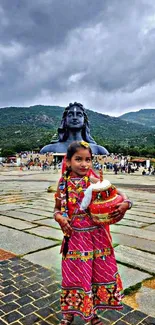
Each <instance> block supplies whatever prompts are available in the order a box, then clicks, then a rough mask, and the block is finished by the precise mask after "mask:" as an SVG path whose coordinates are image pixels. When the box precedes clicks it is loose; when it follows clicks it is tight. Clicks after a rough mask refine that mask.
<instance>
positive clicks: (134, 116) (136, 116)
mask: <svg viewBox="0 0 155 325" xmlns="http://www.w3.org/2000/svg"><path fill="white" fill-rule="evenodd" d="M119 118H121V119H122V120H125V121H129V122H133V123H138V124H141V125H143V126H148V127H152V128H155V108H154V109H141V110H140V111H138V112H129V113H126V114H123V115H121V116H119Z"/></svg>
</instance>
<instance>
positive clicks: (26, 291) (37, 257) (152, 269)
mask: <svg viewBox="0 0 155 325" xmlns="http://www.w3.org/2000/svg"><path fill="white" fill-rule="evenodd" d="M106 176H107V177H106V178H108V179H109V180H110V181H111V182H113V183H115V184H116V185H117V187H119V188H120V189H122V190H123V191H124V192H126V193H127V194H128V195H129V197H130V198H131V199H133V201H134V207H133V208H132V210H130V211H128V213H127V214H126V216H125V218H124V219H123V220H121V221H120V222H119V223H118V224H117V225H113V226H111V232H112V237H113V242H114V245H115V254H116V259H117V261H118V266H119V271H120V273H121V276H122V279H123V284H124V288H125V294H126V295H125V299H124V304H125V307H124V309H123V311H119V312H118V311H105V312H104V313H103V312H102V313H101V317H102V318H103V320H104V324H107V325H108V324H109V325H110V324H117V325H123V324H133V325H135V324H155V308H154V307H155V263H154V262H155V235H154V228H155V209H154V208H155V203H154V192H155V177H154V176H148V177H143V176H141V175H138V174H137V175H123V174H122V175H121V174H120V175H113V174H112V173H111V174H110V173H109V174H108V175H106ZM58 177H59V175H58V174H54V173H53V171H46V172H44V173H43V172H41V171H29V172H22V171H15V170H12V171H9V172H8V171H6V172H4V171H2V172H1V173H0V180H1V184H0V189H1V190H0V248H1V249H3V250H5V251H7V252H11V253H13V254H16V255H17V256H16V257H14V255H13V256H11V258H10V259H7V260H4V261H3V260H2V261H1V262H0V325H2V324H14V325H15V324H17V325H18V324H28V325H31V324H38V325H39V324H42V325H44V324H53V325H54V324H58V323H59V319H60V317H61V314H60V306H59V295H60V281H61V275H60V262H61V255H60V254H59V251H60V243H61V239H62V233H61V231H60V229H59V227H58V224H57V223H56V222H55V221H54V220H53V219H52V211H53V207H54V198H53V194H52V193H47V187H48V186H49V185H51V184H52V185H53V188H54V187H55V186H56V185H55V184H56V183H55V182H56V181H57V179H58ZM140 185H141V187H140ZM141 189H142V190H141ZM12 257H13V258H12ZM129 293H130V295H129ZM132 307H133V308H132ZM75 323H76V324H83V321H82V320H81V319H80V318H77V319H76V321H75Z"/></svg>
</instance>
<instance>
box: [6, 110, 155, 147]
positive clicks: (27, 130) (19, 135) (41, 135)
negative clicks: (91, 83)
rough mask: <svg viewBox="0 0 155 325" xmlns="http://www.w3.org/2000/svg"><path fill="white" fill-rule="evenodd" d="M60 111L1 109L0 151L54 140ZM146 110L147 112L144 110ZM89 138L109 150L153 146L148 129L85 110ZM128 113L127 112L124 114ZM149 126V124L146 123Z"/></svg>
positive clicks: (41, 145)
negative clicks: (89, 133) (89, 132)
mask: <svg viewBox="0 0 155 325" xmlns="http://www.w3.org/2000/svg"><path fill="white" fill-rule="evenodd" d="M63 110H64V108H63V107H59V106H43V105H37V106H31V107H8V108H1V109H0V113H1V119H0V148H10V147H14V148H15V150H16V151H21V150H32V149H34V148H38V149H39V148H41V147H43V146H44V145H45V144H48V143H50V142H51V140H52V138H55V137H56V133H57V128H58V127H59V126H60V121H61V118H62V113H63ZM147 111H148V110H147ZM87 114H88V118H89V122H90V130H91V135H92V136H93V138H94V139H95V140H96V142H97V143H98V144H100V145H103V146H105V147H106V148H107V149H108V150H109V151H115V152H117V151H118V150H120V147H131V146H132V147H134V146H136V147H139V146H142V147H143V146H149V147H153V146H155V137H154V133H153V130H152V128H151V127H150V128H149V127H148V126H143V125H141V124H136V127H135V123H131V122H128V121H124V120H123V119H122V117H121V118H118V117H117V118H116V117H111V116H108V115H104V114H100V113H97V112H94V111H90V110H87ZM128 114H129V113H128ZM148 124H149V123H148Z"/></svg>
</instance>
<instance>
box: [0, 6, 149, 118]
mask: <svg viewBox="0 0 155 325" xmlns="http://www.w3.org/2000/svg"><path fill="white" fill-rule="evenodd" d="M0 90H1V91H0V107H5V106H30V105H35V104H43V105H47V104H48V105H59V106H67V105H68V104H69V103H70V102H74V101H77V102H81V103H82V104H83V105H84V106H85V107H86V108H88V109H91V110H94V111H98V112H102V113H104V114H108V115H113V116H118V115H121V114H123V113H125V112H128V111H135V110H139V109H141V108H154V107H155V0H1V1H0Z"/></svg>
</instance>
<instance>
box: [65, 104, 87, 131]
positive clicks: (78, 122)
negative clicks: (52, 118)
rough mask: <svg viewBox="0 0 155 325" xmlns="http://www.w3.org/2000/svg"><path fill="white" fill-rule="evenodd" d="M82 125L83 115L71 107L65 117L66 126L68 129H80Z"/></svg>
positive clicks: (76, 108) (77, 108) (77, 109)
mask: <svg viewBox="0 0 155 325" xmlns="http://www.w3.org/2000/svg"><path fill="white" fill-rule="evenodd" d="M83 124H84V114H83V111H82V110H81V109H80V108H79V107H77V106H73V107H71V108H70V109H69V110H68V113H67V117H66V125H67V126H68V128H70V129H81V128H82V127H83Z"/></svg>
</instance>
